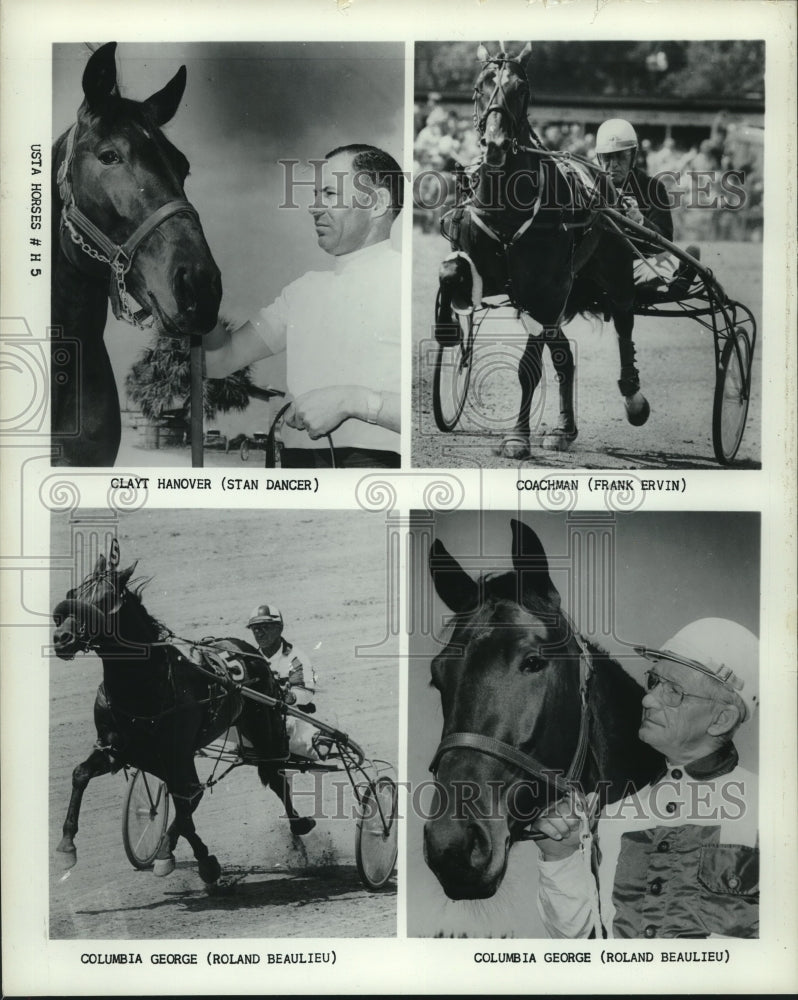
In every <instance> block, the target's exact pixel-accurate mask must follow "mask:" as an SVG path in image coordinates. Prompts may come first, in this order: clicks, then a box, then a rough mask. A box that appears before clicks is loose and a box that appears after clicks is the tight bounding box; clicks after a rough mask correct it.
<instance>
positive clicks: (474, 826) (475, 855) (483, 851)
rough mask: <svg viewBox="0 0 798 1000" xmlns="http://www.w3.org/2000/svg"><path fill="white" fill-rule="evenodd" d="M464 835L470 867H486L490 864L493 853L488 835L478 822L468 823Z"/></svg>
mask: <svg viewBox="0 0 798 1000" xmlns="http://www.w3.org/2000/svg"><path fill="white" fill-rule="evenodd" d="M466 836H467V839H466V844H467V853H468V857H469V860H470V862H471V867H472V868H476V869H480V868H486V867H487V866H488V865H489V864H490V859H491V857H492V855H493V847H492V845H491V842H490V837H489V836H488V834H487V833H486V832H485V830H483V829H482V827H481V826H479V824H478V823H469V824H468V832H467V835H466Z"/></svg>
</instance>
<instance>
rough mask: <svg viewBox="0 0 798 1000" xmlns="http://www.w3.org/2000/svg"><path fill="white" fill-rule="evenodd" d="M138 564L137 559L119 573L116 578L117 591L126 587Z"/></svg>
mask: <svg viewBox="0 0 798 1000" xmlns="http://www.w3.org/2000/svg"><path fill="white" fill-rule="evenodd" d="M138 564H139V561H138V559H137V560H136V561H135V562H134V563H133V564H132V565H130V566H128V568H127V569H123V570H122V571H121V573H120V574H119V576H118V578H117V582H118V584H119V590H121V589H122V588H123V587H126V586H127V585H128V581H129V580H130V578H131V576H133V574H134V573H135V571H136V567H137V566H138Z"/></svg>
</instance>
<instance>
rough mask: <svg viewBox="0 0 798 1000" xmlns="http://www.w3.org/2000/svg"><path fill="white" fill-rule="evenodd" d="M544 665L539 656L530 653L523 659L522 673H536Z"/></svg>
mask: <svg viewBox="0 0 798 1000" xmlns="http://www.w3.org/2000/svg"><path fill="white" fill-rule="evenodd" d="M544 665H545V664H544V662H543V660H541V658H540V657H539V656H534V655H533V654H532V653H529V654H527V655H526V656H525V657H524V658H523V660H521V673H523V674H536V673H538V671H539V670H542V669H543V667H544Z"/></svg>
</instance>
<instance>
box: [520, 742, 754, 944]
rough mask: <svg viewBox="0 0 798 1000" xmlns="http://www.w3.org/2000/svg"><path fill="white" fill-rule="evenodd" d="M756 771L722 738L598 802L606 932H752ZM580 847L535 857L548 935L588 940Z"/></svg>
mask: <svg viewBox="0 0 798 1000" xmlns="http://www.w3.org/2000/svg"><path fill="white" fill-rule="evenodd" d="M757 806H758V799H757V778H756V776H755V775H753V774H751V773H750V772H749V771H746V770H745V769H744V768H742V767H740V766H739V764H738V757H737V751H736V750H735V748H734V746H733V745H732V744H727V745H726V746H725V747H723V748H721V749H720V750H719V751H717V752H716V753H713V754H711V755H709V756H708V757H704V758H702V759H701V760H697V761H694V762H693V763H692V764H688V765H685V766H682V765H680V766H672V765H669V766H668V768H667V770H666V771H665V773H664V774H663V775H662V776H661V777H660V778H659V779H658V780H656V781H654V782H652V783H651V784H650V785H647V786H646V787H645V788H643V789H642V790H640V791H639V792H636V793H634V794H632V795H629V796H627V797H626V798H624V799H622V800H621V801H620V802H616V803H613V804H611V805H609V806H607V807H606V808H605V809H604V811H603V813H602V816H601V818H600V819H599V822H598V829H597V832H596V837H597V845H598V851H599V859H600V860H599V866H598V881H599V898H600V903H601V919H602V924H603V928H604V933H605V934H606V936H607V937H616V938H678V937H681V938H702V937H714V936H720V937H746V938H752V937H753V938H755V937H757V936H758V934H759V849H758V846H757V845H758V834H757V812H758V808H757ZM589 889H590V887H589V886H588V885H586V884H585V864H584V861H583V859H582V858H581V857H580V853H579V850H576V851H574V853H573V854H571V855H570V856H569V857H567V858H564V859H562V860H559V861H542V860H541V862H540V889H539V896H538V909H539V911H540V914H541V917H542V919H543V924H544V926H545V928H546V930H547V932H548V933H549V934H550V935H551V936H552V937H587V936H588V935H589V934H590V931H591V928H592V922H591V920H592V916H591V909H590V893H589Z"/></svg>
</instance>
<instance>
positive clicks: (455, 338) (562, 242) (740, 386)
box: [413, 25, 765, 469]
mask: <svg viewBox="0 0 798 1000" xmlns="http://www.w3.org/2000/svg"><path fill="white" fill-rule="evenodd" d="M727 27H728V25H727ZM764 87H765V45H764V42H762V41H756V40H734V39H729V40H725V41H702V42H688V41H678V40H674V41H565V40H562V41H544V40H541V39H535V40H533V41H531V42H529V41H526V42H525V41H492V42H488V41H486V42H484V43H482V42H480V43H478V42H468V41H457V42H424V41H419V42H417V43H416V46H415V79H414V94H415V105H414V124H413V131H414V135H415V140H414V149H413V155H414V185H413V190H414V202H413V223H414V226H413V344H414V372H413V387H414V401H413V405H414V426H413V463H414V464H415V465H418V466H443V465H446V466H461V467H467V466H474V465H477V466H479V467H481V468H508V467H512V466H513V465H516V466H517V465H519V464H521V465H531V466H538V467H540V466H545V467H554V468H585V467H587V468H635V467H639V468H698V469H705V468H717V467H718V466H720V467H727V466H730V465H734V466H735V467H737V468H744V469H755V468H759V467H760V462H761V444H760V437H761V427H762V424H761V369H760V358H759V356H758V330H759V328H760V326H761V317H762V239H763V232H764V219H763V200H764V143H765V130H764V120H765V89H764Z"/></svg>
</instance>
